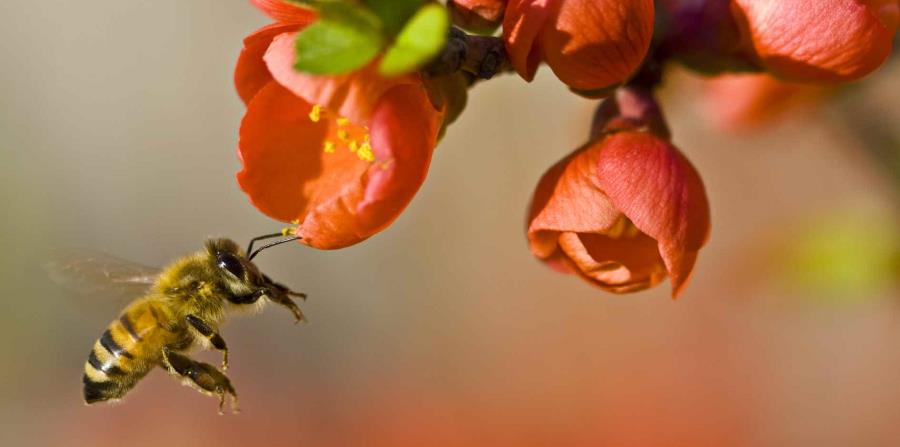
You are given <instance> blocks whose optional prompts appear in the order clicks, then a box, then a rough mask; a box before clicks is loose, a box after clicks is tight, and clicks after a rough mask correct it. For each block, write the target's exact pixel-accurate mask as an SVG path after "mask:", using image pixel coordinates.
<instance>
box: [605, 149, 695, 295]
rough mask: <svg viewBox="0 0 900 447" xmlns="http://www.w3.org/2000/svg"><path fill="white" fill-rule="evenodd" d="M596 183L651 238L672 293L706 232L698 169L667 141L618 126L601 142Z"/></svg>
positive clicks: (682, 282) (679, 285)
mask: <svg viewBox="0 0 900 447" xmlns="http://www.w3.org/2000/svg"><path fill="white" fill-rule="evenodd" d="M597 166H598V168H599V169H598V171H597V184H598V185H599V187H600V189H602V190H603V191H604V192H605V193H606V195H607V196H608V197H609V200H610V201H611V202H612V204H613V205H614V206H615V207H616V208H617V209H619V210H621V211H622V213H624V214H625V216H626V217H628V218H629V219H630V220H631V221H632V222H634V225H635V226H636V227H637V228H638V229H639V230H641V232H643V233H645V234H647V235H648V236H650V237H652V238H653V239H656V240H657V242H658V244H659V253H660V255H661V256H662V259H663V261H665V265H666V269H667V270H668V272H669V275H670V276H671V278H672V296H673V297H675V296H677V295H678V293H679V292H680V291H681V290H682V288H683V287H684V285H685V283H686V282H687V280H688V278H689V276H690V273H691V270H692V269H693V265H694V261H695V260H696V255H697V252H698V251H699V250H700V248H701V247H702V246H703V245H704V244H705V243H706V240H707V238H708V237H709V229H710V216H709V203H708V202H707V198H706V191H705V189H704V187H703V182H702V181H701V180H700V175H699V174H698V173H697V171H696V170H695V169H694V167H693V166H692V165H691V163H690V162H689V161H688V160H687V159H686V158H685V157H684V156H683V155H682V154H681V153H680V152H679V151H678V150H677V149H676V148H675V147H674V146H672V145H671V144H670V143H669V142H667V141H665V140H663V139H660V138H658V137H656V136H654V135H652V134H648V133H639V132H621V133H617V134H613V135H610V136H609V137H607V139H606V140H605V141H604V143H603V151H601V152H600V154H599V158H598V160H597Z"/></svg>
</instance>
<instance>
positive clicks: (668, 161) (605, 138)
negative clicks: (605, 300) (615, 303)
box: [528, 90, 710, 297]
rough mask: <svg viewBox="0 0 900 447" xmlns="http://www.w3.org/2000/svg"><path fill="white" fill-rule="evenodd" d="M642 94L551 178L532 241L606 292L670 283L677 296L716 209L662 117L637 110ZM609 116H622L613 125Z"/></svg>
mask: <svg viewBox="0 0 900 447" xmlns="http://www.w3.org/2000/svg"><path fill="white" fill-rule="evenodd" d="M642 96H643V97H645V98H646V97H648V96H647V95H646V94H643V93H640V92H635V91H628V90H625V91H620V93H619V94H618V95H617V97H616V98H615V99H613V98H611V99H609V100H608V101H607V102H611V103H612V105H607V106H604V107H602V108H601V113H599V115H601V118H600V119H599V120H598V121H597V122H596V124H597V125H599V126H601V127H603V123H604V122H606V123H608V124H609V126H607V127H606V130H605V132H603V133H600V134H599V135H597V136H596V137H595V138H594V139H593V140H592V141H591V142H589V143H588V144H586V145H585V146H583V147H581V148H579V149H578V150H576V151H575V152H573V153H572V154H571V155H569V156H568V157H566V158H565V159H563V160H562V161H560V162H559V163H557V164H556V165H555V166H553V167H552V168H551V169H550V170H549V171H547V173H546V174H544V176H543V178H541V181H540V182H539V184H538V186H537V189H536V190H535V193H534V198H533V201H532V205H531V211H530V213H529V227H528V241H529V245H530V248H531V251H532V253H533V254H534V255H535V256H537V257H538V258H539V259H541V260H543V261H545V262H546V263H548V264H549V265H550V266H551V267H554V268H555V269H557V270H560V271H564V272H569V273H575V274H578V275H579V276H581V277H582V278H584V279H586V280H587V281H589V282H591V283H592V284H594V285H596V286H598V287H600V288H602V289H605V290H608V291H611V292H615V293H626V292H633V291H637V290H643V289H646V288H649V287H652V286H654V285H656V284H658V283H659V282H660V281H662V280H663V279H664V278H665V277H666V275H668V276H671V278H672V296H673V297H675V296H677V295H678V294H679V293H680V291H681V290H682V289H683V287H684V285H685V283H686V282H687V280H688V278H689V277H690V274H691V271H692V269H693V266H694V262H695V261H696V258H697V254H698V252H699V250H700V248H701V247H702V246H703V245H704V244H705V242H706V240H707V238H708V235H709V227H710V223H709V205H708V203H707V199H706V192H705V190H704V187H703V183H702V181H701V179H700V176H699V174H698V173H697V171H696V170H695V169H694V167H693V166H692V165H691V164H690V162H689V161H688V160H687V159H686V158H685V157H684V156H683V155H682V154H681V152H679V151H678V149H676V148H675V147H674V146H673V145H672V144H671V143H670V142H669V141H668V138H667V136H666V135H665V134H663V135H660V134H659V127H658V123H660V122H661V118H652V119H649V120H648V118H651V116H652V114H653V113H652V110H654V109H655V107H651V106H641V107H635V106H634V105H635V104H636V103H639V102H641V101H642V99H641V97H642ZM628 102H630V103H631V104H630V105H623V103H628ZM604 108H613V109H618V110H620V111H621V112H622V113H620V114H619V115H618V116H617V117H616V118H615V119H612V120H607V119H605V118H602V116H607V117H609V116H610V115H613V114H611V113H609V111H608V110H603V109H604ZM656 110H658V109H656ZM633 112H637V113H633Z"/></svg>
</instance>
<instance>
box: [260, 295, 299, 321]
mask: <svg viewBox="0 0 900 447" xmlns="http://www.w3.org/2000/svg"><path fill="white" fill-rule="evenodd" d="M302 296H303V297H306V295H302ZM266 297H267V298H269V299H270V300H272V301H273V302H275V303H278V304H280V305H282V306H284V307H287V308H288V310H290V311H291V313H292V314H294V318H295V319H296V322H297V323H299V322H301V321H306V317H305V316H304V315H303V311H301V310H300V306H298V305H297V303H295V302H294V300H292V299H291V298H290V297H288V295H287V293H284V292H282V291H279V290H275V291H272V292H270V293H266Z"/></svg>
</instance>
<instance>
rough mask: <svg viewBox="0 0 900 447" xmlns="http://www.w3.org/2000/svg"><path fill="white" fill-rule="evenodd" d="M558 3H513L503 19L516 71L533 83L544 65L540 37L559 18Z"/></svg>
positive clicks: (535, 0) (531, 0) (512, 0)
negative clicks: (538, 69)
mask: <svg viewBox="0 0 900 447" xmlns="http://www.w3.org/2000/svg"><path fill="white" fill-rule="evenodd" d="M558 6H559V1H558V0H544V1H541V0H510V1H509V4H507V6H506V14H505V16H504V18H503V38H504V39H505V40H506V51H507V53H508V54H509V60H510V62H511V63H512V65H513V67H514V68H515V69H516V71H517V72H518V73H519V76H521V77H522V78H523V79H525V80H526V81H528V82H531V81H532V80H533V79H534V74H535V72H537V68H538V65H540V63H541V52H540V46H539V41H538V35H540V33H541V30H542V29H543V28H544V26H545V24H546V22H547V21H548V20H552V18H553V17H554V16H555V15H556V8H557V7H558Z"/></svg>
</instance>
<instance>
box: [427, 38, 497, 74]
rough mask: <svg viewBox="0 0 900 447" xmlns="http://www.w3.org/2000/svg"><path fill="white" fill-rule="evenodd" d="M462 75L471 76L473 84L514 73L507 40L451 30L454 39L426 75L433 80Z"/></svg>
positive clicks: (430, 66)
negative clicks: (508, 53) (433, 78)
mask: <svg viewBox="0 0 900 447" xmlns="http://www.w3.org/2000/svg"><path fill="white" fill-rule="evenodd" d="M460 71H461V72H464V73H466V74H468V75H469V76H470V78H471V80H472V82H475V81H478V80H487V79H491V78H492V77H494V75H497V74H500V73H504V72H509V71H512V65H511V64H510V62H509V57H508V56H507V54H506V46H505V45H504V43H503V39H501V38H499V37H493V36H477V35H470V34H466V32H464V31H462V30H460V29H459V28H456V27H452V28H450V36H449V37H448V38H447V44H446V45H444V49H443V50H441V53H440V54H439V55H438V56H437V57H436V58H435V59H434V61H432V62H431V63H430V64H428V65H427V66H425V68H424V69H423V70H422V72H423V73H424V74H425V75H427V76H430V77H438V76H445V75H450V74H453V73H457V72H460Z"/></svg>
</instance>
